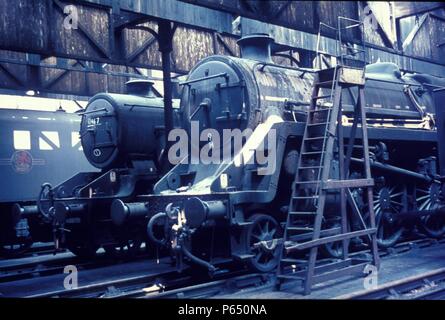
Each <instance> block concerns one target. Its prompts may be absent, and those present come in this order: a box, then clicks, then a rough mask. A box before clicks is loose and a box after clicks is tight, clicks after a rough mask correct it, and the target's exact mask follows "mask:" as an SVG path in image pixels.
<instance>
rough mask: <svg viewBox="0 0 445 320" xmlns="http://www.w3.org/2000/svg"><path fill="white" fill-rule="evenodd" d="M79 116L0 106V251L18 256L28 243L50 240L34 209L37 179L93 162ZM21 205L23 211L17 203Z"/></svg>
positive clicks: (44, 179) (39, 181)
mask: <svg viewBox="0 0 445 320" xmlns="http://www.w3.org/2000/svg"><path fill="white" fill-rule="evenodd" d="M79 124H80V117H79V116H78V115H77V114H72V113H66V112H65V111H64V110H62V109H60V110H58V111H55V112H52V111H34V110H15V109H0V137H1V141H0V177H1V178H2V183H1V184H0V252H1V254H3V255H6V256H10V255H18V254H20V253H22V252H23V251H25V250H27V249H28V248H29V247H30V246H31V245H32V243H33V242H50V241H52V240H53V239H52V232H51V226H48V224H46V223H45V222H43V221H42V220H44V217H41V216H39V213H38V212H37V211H35V210H34V211H32V210H28V209H29V208H31V207H33V206H34V207H35V206H36V193H38V189H39V188H40V185H41V184H42V183H45V182H48V183H56V182H58V181H60V180H62V179H67V178H69V177H70V176H72V175H74V174H76V173H77V172H79V171H83V170H92V169H93V167H92V166H91V165H90V164H89V163H88V162H87V161H86V159H85V157H84V155H83V153H82V151H81V146H80V141H79V134H78V131H79ZM19 205H20V206H22V208H23V212H20V210H14V208H16V209H20V207H18V206H19Z"/></svg>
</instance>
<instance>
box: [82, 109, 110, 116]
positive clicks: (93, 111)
mask: <svg viewBox="0 0 445 320" xmlns="http://www.w3.org/2000/svg"><path fill="white" fill-rule="evenodd" d="M99 111H107V109H106V108H102V109H97V110H91V111H85V112H79V113H78V115H80V116H83V115H84V114H90V113H95V112H99Z"/></svg>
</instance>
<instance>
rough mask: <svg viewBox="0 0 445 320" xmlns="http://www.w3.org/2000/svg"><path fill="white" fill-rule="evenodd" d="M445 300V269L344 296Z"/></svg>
mask: <svg viewBox="0 0 445 320" xmlns="http://www.w3.org/2000/svg"><path fill="white" fill-rule="evenodd" d="M444 298H445V268H441V269H437V270H434V271H429V272H426V273H422V274H419V275H415V276H412V277H408V278H405V279H401V280H397V281H392V282H389V283H385V284H384V285H382V286H379V287H377V288H375V289H373V290H363V291H360V292H355V293H352V294H347V295H342V296H339V297H336V299H352V300H371V299H372V300H392V299H397V300H442V299H444Z"/></svg>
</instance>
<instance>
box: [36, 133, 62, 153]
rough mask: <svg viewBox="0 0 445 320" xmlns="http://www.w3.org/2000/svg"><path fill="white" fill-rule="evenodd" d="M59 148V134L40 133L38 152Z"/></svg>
mask: <svg viewBox="0 0 445 320" xmlns="http://www.w3.org/2000/svg"><path fill="white" fill-rule="evenodd" d="M56 148H60V141H59V133H58V132H57V131H42V134H41V136H40V137H39V149H40V150H54V149H56Z"/></svg>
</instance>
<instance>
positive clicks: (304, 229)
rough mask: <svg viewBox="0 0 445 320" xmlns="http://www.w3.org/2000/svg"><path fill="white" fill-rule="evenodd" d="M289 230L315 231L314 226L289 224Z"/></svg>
mask: <svg viewBox="0 0 445 320" xmlns="http://www.w3.org/2000/svg"><path fill="white" fill-rule="evenodd" d="M286 229H287V230H291V231H307V232H312V231H314V228H308V227H292V226H288V227H286Z"/></svg>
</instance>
